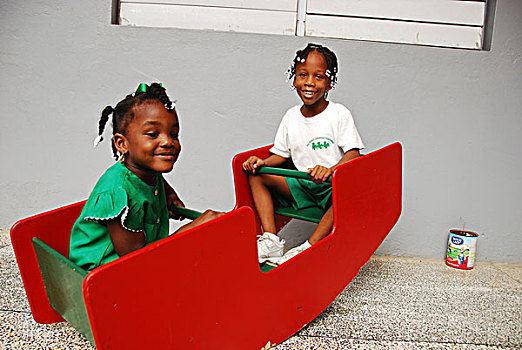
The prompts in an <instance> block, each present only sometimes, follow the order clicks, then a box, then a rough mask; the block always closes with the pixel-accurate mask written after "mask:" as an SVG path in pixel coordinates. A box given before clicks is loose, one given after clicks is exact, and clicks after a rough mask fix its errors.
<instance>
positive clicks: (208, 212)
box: [193, 209, 225, 226]
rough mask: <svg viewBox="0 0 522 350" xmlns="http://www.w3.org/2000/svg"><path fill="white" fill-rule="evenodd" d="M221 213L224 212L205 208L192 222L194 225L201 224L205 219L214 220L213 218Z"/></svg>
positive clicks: (221, 214)
mask: <svg viewBox="0 0 522 350" xmlns="http://www.w3.org/2000/svg"><path fill="white" fill-rule="evenodd" d="M223 215H225V213H223V212H220V211H214V210H212V209H207V210H205V211H204V212H203V214H201V215H200V216H199V217H198V218H197V219H196V220H194V221H193V223H194V225H195V226H197V225H201V224H203V223H205V222H207V221H211V220H214V219H215V218H218V217H220V216H223Z"/></svg>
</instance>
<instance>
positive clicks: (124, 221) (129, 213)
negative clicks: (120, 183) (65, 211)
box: [83, 188, 144, 232]
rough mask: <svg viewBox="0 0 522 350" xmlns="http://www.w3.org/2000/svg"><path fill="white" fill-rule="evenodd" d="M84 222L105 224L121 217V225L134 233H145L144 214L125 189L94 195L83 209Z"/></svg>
mask: <svg viewBox="0 0 522 350" xmlns="http://www.w3.org/2000/svg"><path fill="white" fill-rule="evenodd" d="M83 215H84V220H86V221H98V222H103V221H107V220H111V219H115V218H117V217H120V220H121V225H122V226H123V227H124V228H125V229H127V230H129V231H133V232H138V231H143V229H144V224H143V222H144V219H143V218H144V212H143V208H142V206H141V205H139V204H138V203H135V202H134V201H132V200H131V199H130V198H129V196H128V194H127V192H125V190H124V189H123V188H115V189H114V190H111V191H106V192H101V193H97V194H92V195H91V198H89V200H88V201H87V203H85V207H84V209H83Z"/></svg>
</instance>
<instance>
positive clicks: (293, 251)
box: [269, 241, 311, 265]
mask: <svg viewBox="0 0 522 350" xmlns="http://www.w3.org/2000/svg"><path fill="white" fill-rule="evenodd" d="M310 247H311V245H310V243H308V241H305V242H304V243H303V244H301V245H298V246H297V247H295V248H292V249H290V250H289V251H287V252H286V254H285V255H283V256H282V257H280V258H277V257H276V258H271V259H270V260H269V262H270V263H271V264H275V265H281V264H282V263H284V262H287V261H288V260H290V259H292V258H293V257H294V256H296V255H297V254H299V253H302V252H304V251H305V250H307V249H308V248H310Z"/></svg>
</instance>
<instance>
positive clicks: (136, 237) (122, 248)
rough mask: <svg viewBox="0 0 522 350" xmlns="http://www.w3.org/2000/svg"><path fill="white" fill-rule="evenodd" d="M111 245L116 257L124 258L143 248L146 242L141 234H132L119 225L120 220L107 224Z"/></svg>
mask: <svg viewBox="0 0 522 350" xmlns="http://www.w3.org/2000/svg"><path fill="white" fill-rule="evenodd" d="M107 229H108V230H109V235H110V236H111V241H112V245H113V246H114V250H115V251H116V254H118V256H124V255H126V254H129V253H131V252H133V251H135V250H138V249H140V248H143V247H145V245H146V243H147V241H146V240H145V234H144V233H143V232H132V231H129V230H127V229H126V228H124V227H123V226H122V225H121V221H120V218H119V217H118V218H116V219H113V220H110V221H108V222H107Z"/></svg>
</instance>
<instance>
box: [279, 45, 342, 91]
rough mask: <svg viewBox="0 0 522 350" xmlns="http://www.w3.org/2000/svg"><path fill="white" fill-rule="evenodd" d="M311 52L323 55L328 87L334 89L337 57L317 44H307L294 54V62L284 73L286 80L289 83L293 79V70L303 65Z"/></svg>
mask: <svg viewBox="0 0 522 350" xmlns="http://www.w3.org/2000/svg"><path fill="white" fill-rule="evenodd" d="M312 51H317V52H318V53H320V54H321V55H323V57H324V60H325V61H326V76H327V77H328V78H329V79H330V86H331V87H332V88H334V87H335V86H336V85H337V72H338V66H337V56H335V53H333V51H332V50H330V49H329V48H327V47H325V46H322V45H319V44H312V43H309V44H308V45H307V46H306V47H305V48H304V49H302V50H299V51H297V52H296V53H295V57H294V60H293V61H292V64H291V65H290V67H288V70H287V71H286V76H287V80H288V81H290V80H291V79H292V78H293V77H295V69H296V67H297V64H298V63H304V62H305V61H306V59H307V58H308V55H309V54H310V52H312Z"/></svg>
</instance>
